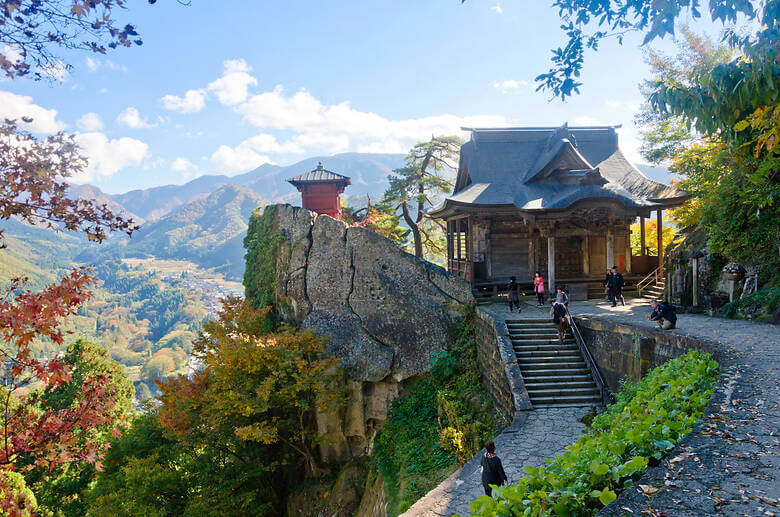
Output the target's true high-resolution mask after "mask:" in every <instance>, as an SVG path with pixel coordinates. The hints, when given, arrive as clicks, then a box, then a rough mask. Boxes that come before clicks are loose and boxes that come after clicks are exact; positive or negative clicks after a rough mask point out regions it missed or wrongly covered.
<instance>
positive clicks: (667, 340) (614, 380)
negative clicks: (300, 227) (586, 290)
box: [574, 316, 718, 392]
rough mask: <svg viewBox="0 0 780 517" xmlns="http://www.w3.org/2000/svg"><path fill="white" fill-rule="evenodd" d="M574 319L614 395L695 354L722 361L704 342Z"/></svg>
mask: <svg viewBox="0 0 780 517" xmlns="http://www.w3.org/2000/svg"><path fill="white" fill-rule="evenodd" d="M574 319H575V321H576V323H577V326H578V327H579V329H580V332H581V333H582V337H583V338H584V339H585V342H586V343H587V344H588V349H589V350H590V353H591V355H592V356H593V359H594V360H595V361H596V364H597V365H598V368H599V371H600V372H601V375H602V377H603V378H604V382H605V383H606V384H607V386H609V388H610V389H611V390H612V391H613V392H617V391H618V390H619V388H620V380H621V379H624V378H625V379H628V380H630V381H632V382H637V381H639V380H640V379H641V378H642V377H644V376H645V374H646V373H647V371H648V370H650V369H651V368H655V367H656V366H658V365H661V364H663V363H665V362H666V361H668V360H670V359H674V358H677V357H680V356H681V355H685V354H686V353H687V352H689V351H691V350H700V351H702V352H708V353H710V354H713V356H715V359H716V360H717V359H718V357H717V353H716V352H717V351H716V349H715V347H713V346H712V344H709V343H707V342H705V341H703V340H701V339H696V338H692V337H689V336H685V335H682V334H677V333H672V332H665V331H663V330H660V329H651V328H642V327H638V326H635V325H626V324H622V323H614V322H611V321H606V320H602V319H594V318H590V317H585V316H576V317H575V318H574Z"/></svg>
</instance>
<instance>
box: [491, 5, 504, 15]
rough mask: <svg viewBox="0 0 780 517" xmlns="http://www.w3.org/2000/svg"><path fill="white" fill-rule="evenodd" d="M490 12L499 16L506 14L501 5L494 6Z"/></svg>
mask: <svg viewBox="0 0 780 517" xmlns="http://www.w3.org/2000/svg"><path fill="white" fill-rule="evenodd" d="M490 10H491V11H493V12H494V13H497V14H504V10H503V9H501V6H500V5H494V6H493V7H491V8H490Z"/></svg>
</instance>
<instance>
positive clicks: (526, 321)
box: [504, 318, 550, 325]
mask: <svg viewBox="0 0 780 517" xmlns="http://www.w3.org/2000/svg"><path fill="white" fill-rule="evenodd" d="M504 321H505V322H506V324H507V325H517V324H526V323H550V320H549V319H540V318H533V319H532V318H528V319H521V320H517V319H513V320H504Z"/></svg>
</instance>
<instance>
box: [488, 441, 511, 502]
mask: <svg viewBox="0 0 780 517" xmlns="http://www.w3.org/2000/svg"><path fill="white" fill-rule="evenodd" d="M485 451H487V452H485V455H484V456H482V463H481V465H482V487H483V488H484V489H485V494H487V495H488V496H492V495H493V489H492V488H491V487H490V485H498V486H501V485H504V484H506V483H508V482H509V479H507V477H506V474H505V473H504V466H503V465H502V464H501V459H499V457H498V456H496V444H495V442H494V441H493V440H488V441H487V442H486V443H485Z"/></svg>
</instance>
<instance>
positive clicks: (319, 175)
mask: <svg viewBox="0 0 780 517" xmlns="http://www.w3.org/2000/svg"><path fill="white" fill-rule="evenodd" d="M287 182H288V183H291V184H292V185H293V186H294V187H295V188H297V189H298V192H300V193H301V197H302V198H303V208H305V209H307V210H311V211H313V212H317V213H318V214H325V215H329V216H331V217H333V218H334V219H341V193H342V192H344V188H345V187H346V186H347V185H350V184H351V183H350V181H349V178H348V177H347V176H342V175H341V174H336V173H335V172H331V171H328V170H325V168H324V167H323V166H322V162H320V163H319V165H317V168H316V169H314V170H313V171H309V172H305V173H303V174H299V175H298V176H295V177H294V178H290V179H288V180H287Z"/></svg>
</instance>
